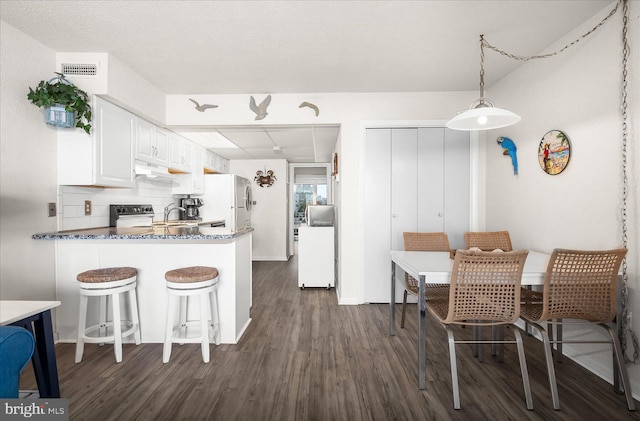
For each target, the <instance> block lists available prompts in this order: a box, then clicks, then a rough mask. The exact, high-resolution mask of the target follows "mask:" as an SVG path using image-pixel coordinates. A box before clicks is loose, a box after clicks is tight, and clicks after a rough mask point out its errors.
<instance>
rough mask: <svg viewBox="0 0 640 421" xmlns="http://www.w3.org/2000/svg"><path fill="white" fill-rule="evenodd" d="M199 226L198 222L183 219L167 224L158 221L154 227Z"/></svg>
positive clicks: (170, 221)
mask: <svg viewBox="0 0 640 421" xmlns="http://www.w3.org/2000/svg"><path fill="white" fill-rule="evenodd" d="M197 225H198V221H193V220H181V219H172V220H169V221H167V222H164V221H157V222H154V223H153V226H154V227H195V226H197Z"/></svg>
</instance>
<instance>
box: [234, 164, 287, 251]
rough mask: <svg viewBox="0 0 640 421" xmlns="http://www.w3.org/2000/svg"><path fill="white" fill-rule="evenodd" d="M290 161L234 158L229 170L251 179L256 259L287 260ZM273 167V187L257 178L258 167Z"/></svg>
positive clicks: (269, 168) (267, 168)
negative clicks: (288, 173)
mask: <svg viewBox="0 0 640 421" xmlns="http://www.w3.org/2000/svg"><path fill="white" fill-rule="evenodd" d="M287 168H288V165H287V161H286V160H284V159H255V160H240V159H238V160H232V161H230V162H229V172H230V173H231V174H237V175H239V176H241V177H245V178H247V179H249V180H250V181H251V191H252V194H253V200H254V201H255V202H256V204H255V205H254V206H253V208H252V209H251V226H252V227H253V228H254V229H255V231H254V232H253V247H252V250H253V260H279V261H286V260H287V259H288V257H289V254H288V253H287V224H288V221H287V203H288V200H287V197H288V190H287V187H288V183H287V180H288V177H287ZM265 169H266V170H272V171H273V173H274V175H275V176H276V181H275V182H274V183H273V185H272V186H271V187H260V186H259V185H258V184H256V183H255V182H254V180H253V179H254V177H255V176H256V171H258V170H261V171H264V170H265Z"/></svg>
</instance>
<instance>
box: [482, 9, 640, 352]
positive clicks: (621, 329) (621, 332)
mask: <svg viewBox="0 0 640 421" xmlns="http://www.w3.org/2000/svg"><path fill="white" fill-rule="evenodd" d="M620 4H622V12H623V16H622V88H621V89H622V97H621V113H622V205H621V209H620V211H621V219H622V221H621V225H622V227H621V231H622V245H623V246H624V247H625V248H626V247H627V243H628V235H627V201H628V198H629V180H628V177H627V171H628V170H627V143H628V136H629V133H628V124H627V121H628V114H627V105H628V104H627V75H628V64H629V52H630V48H629V41H628V37H627V29H628V21H629V5H628V0H619V1H618V2H616V5H615V7H614V8H613V9H612V10H611V11H610V12H609V14H608V15H607V16H605V17H604V19H602V20H601V21H600V22H598V24H597V25H595V26H594V27H593V28H591V29H590V30H589V31H587V32H585V33H584V34H582V35H581V36H580V37H578V38H577V39H576V40H574V41H572V42H570V43H569V44H567V45H565V46H564V47H562V48H560V49H559V50H557V51H553V52H551V53H546V54H539V55H533V56H520V55H516V54H512V53H509V52H506V51H504V50H501V49H499V48H497V47H494V46H493V45H491V44H490V43H489V42H488V41H487V40H486V39H485V38H484V35H480V96H481V98H480V99H481V100H482V97H484V48H485V47H486V48H489V49H491V50H493V51H495V52H497V53H499V54H501V55H503V56H505V57H508V58H511V59H513V60H518V61H529V60H534V59H540V58H549V57H553V56H555V55H558V54H560V53H562V52H563V51H565V50H566V49H568V48H570V47H572V46H574V45H575V44H577V43H578V42H580V41H582V40H583V39H585V38H586V37H588V36H589V35H591V34H592V33H594V32H595V31H596V30H597V29H598V28H600V27H601V26H602V25H604V24H605V22H606V21H607V20H609V19H610V18H611V17H612V16H613V15H615V14H616V12H617V11H618V7H619V6H620ZM628 282H629V274H628V271H627V259H626V258H625V259H624V260H623V262H622V287H621V291H620V307H621V312H620V320H617V324H618V336H619V338H620V346H621V348H622V353H623V355H624V358H625V361H627V362H634V363H635V362H637V361H638V358H640V344H639V343H638V337H637V336H636V334H635V333H634V332H633V330H631V328H630V323H629V322H630V320H629V316H630V312H629V289H628ZM627 337H630V338H631V342H632V345H633V359H630V358H628V357H627V352H626V350H627Z"/></svg>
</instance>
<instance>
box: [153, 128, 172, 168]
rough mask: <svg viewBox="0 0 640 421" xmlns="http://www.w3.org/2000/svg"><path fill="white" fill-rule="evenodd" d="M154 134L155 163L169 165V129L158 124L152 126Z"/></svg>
mask: <svg viewBox="0 0 640 421" xmlns="http://www.w3.org/2000/svg"><path fill="white" fill-rule="evenodd" d="M153 128H154V134H155V147H156V149H155V152H156V159H155V163H156V164H157V165H160V166H163V167H167V166H169V131H168V130H166V129H163V128H161V127H158V126H153Z"/></svg>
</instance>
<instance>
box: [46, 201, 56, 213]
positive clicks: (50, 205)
mask: <svg viewBox="0 0 640 421" xmlns="http://www.w3.org/2000/svg"><path fill="white" fill-rule="evenodd" d="M47 209H48V210H49V216H56V202H50V203H48V204H47Z"/></svg>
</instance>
